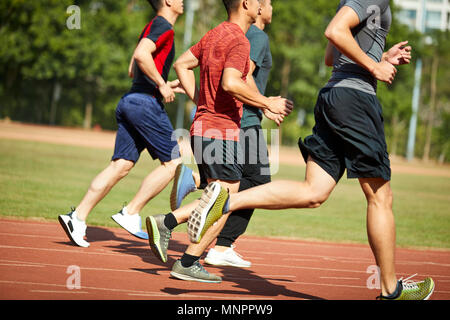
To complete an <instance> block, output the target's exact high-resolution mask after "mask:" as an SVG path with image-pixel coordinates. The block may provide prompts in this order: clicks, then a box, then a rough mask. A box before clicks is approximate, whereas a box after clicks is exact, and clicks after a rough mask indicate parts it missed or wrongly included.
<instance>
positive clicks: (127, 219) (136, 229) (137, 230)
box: [111, 208, 148, 240]
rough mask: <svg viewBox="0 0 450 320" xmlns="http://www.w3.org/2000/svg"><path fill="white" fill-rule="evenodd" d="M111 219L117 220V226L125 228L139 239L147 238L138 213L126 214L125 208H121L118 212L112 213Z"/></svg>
mask: <svg viewBox="0 0 450 320" xmlns="http://www.w3.org/2000/svg"><path fill="white" fill-rule="evenodd" d="M124 211H125V212H124ZM111 219H113V220H114V221H115V222H117V224H118V225H119V226H121V227H122V228H124V229H125V230H127V231H128V232H129V233H130V234H132V235H133V236H135V237H137V238H139V239H145V240H148V234H147V232H144V231H142V220H141V216H140V215H139V214H138V213H136V214H128V213H127V212H126V209H125V208H123V209H122V210H120V211H119V212H118V213H116V214H115V215H113V216H112V217H111Z"/></svg>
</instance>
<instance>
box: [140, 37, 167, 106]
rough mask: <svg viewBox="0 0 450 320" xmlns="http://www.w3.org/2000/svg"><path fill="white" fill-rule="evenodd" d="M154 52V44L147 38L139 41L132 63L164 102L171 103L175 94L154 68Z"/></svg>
mask: <svg viewBox="0 0 450 320" xmlns="http://www.w3.org/2000/svg"><path fill="white" fill-rule="evenodd" d="M155 50H156V44H155V43H154V42H153V41H152V40H150V39H148V38H143V39H142V40H141V41H139V44H138V46H137V47H136V50H135V51H134V55H133V57H134V61H135V62H136V64H137V65H138V66H139V69H141V70H142V72H143V73H144V74H145V75H146V76H147V77H149V78H150V79H152V80H153V81H154V82H155V83H156V85H157V86H158V89H159V92H160V93H161V95H162V96H163V99H164V102H166V103H168V102H172V101H173V100H174V99H175V93H174V92H173V90H172V88H171V87H170V85H169V84H168V83H166V82H165V81H164V79H163V77H162V76H161V75H160V74H159V72H158V69H157V68H156V65H155V62H154V61H153V56H152V53H153V52H155Z"/></svg>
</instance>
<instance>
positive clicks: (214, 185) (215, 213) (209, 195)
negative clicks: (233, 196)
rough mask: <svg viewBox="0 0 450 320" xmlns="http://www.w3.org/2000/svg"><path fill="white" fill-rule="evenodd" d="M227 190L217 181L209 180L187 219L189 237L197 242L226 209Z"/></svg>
mask: <svg viewBox="0 0 450 320" xmlns="http://www.w3.org/2000/svg"><path fill="white" fill-rule="evenodd" d="M228 197H229V195H228V192H227V190H225V189H224V188H222V186H221V185H220V183H219V182H211V183H210V184H208V186H207V187H206V188H205V190H204V191H203V193H202V196H201V198H200V203H199V204H198V205H197V207H196V208H195V209H194V210H193V211H192V212H191V215H190V216H189V219H188V221H187V225H188V226H187V229H188V235H189V239H190V241H191V242H193V243H199V242H200V240H201V239H202V237H203V235H204V234H205V232H206V231H207V230H208V229H209V228H210V227H211V226H212V225H213V224H214V223H215V222H216V221H217V220H219V218H220V217H221V216H222V214H223V213H225V212H227V211H228V209H227V208H228V204H227V203H228Z"/></svg>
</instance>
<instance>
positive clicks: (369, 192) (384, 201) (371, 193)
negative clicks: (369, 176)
mask: <svg viewBox="0 0 450 320" xmlns="http://www.w3.org/2000/svg"><path fill="white" fill-rule="evenodd" d="M363 191H364V194H365V196H366V199H367V204H368V205H372V206H377V207H383V208H387V209H390V208H392V204H393V200H394V196H393V193H392V189H391V187H390V185H389V184H388V183H386V184H382V185H381V186H379V185H376V186H375V187H374V186H371V187H365V188H363Z"/></svg>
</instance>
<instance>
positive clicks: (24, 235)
mask: <svg viewBox="0 0 450 320" xmlns="http://www.w3.org/2000/svg"><path fill="white" fill-rule="evenodd" d="M0 236H8V237H20V238H44V239H54V240H65V239H66V240H67V237H66V238H64V237H63V236H61V237H55V236H43V235H37V234H18V233H7V232H0Z"/></svg>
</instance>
